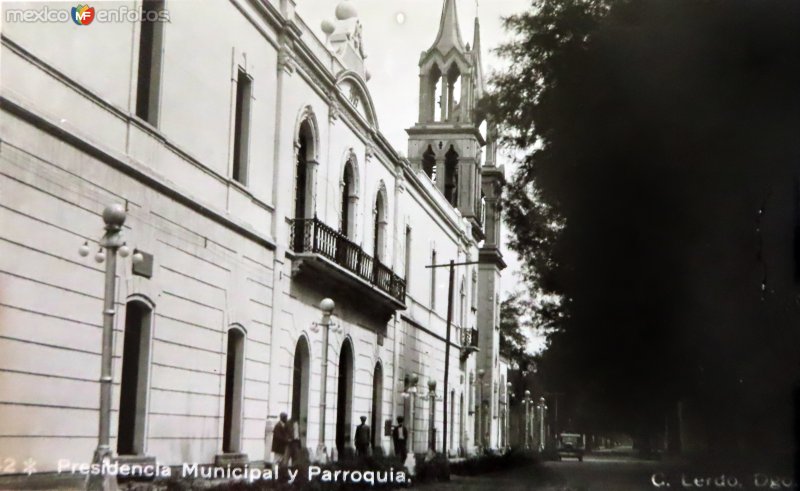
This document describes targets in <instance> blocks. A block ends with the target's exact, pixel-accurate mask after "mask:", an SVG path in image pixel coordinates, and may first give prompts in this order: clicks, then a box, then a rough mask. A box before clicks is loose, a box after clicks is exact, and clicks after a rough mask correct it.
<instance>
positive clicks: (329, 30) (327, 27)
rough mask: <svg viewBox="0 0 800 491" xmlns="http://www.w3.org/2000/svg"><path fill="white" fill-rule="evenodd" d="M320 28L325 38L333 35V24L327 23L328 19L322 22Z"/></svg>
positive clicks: (334, 27)
mask: <svg viewBox="0 0 800 491" xmlns="http://www.w3.org/2000/svg"><path fill="white" fill-rule="evenodd" d="M320 27H321V28H322V32H324V33H325V35H326V36H330V35H331V34H333V31H334V30H335V29H336V26H334V25H333V22H331V21H329V20H328V19H325V20H323V21H322V25H321V26H320Z"/></svg>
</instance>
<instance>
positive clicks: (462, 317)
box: [458, 276, 467, 328]
mask: <svg viewBox="0 0 800 491" xmlns="http://www.w3.org/2000/svg"><path fill="white" fill-rule="evenodd" d="M465 283H466V281H465V279H464V277H463V276H462V277H461V286H460V287H459V292H458V293H459V300H460V302H461V303H460V304H459V309H458V316H459V325H460V326H461V327H462V328H464V327H466V323H467V292H466V285H465Z"/></svg>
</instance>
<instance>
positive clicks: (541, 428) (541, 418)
mask: <svg viewBox="0 0 800 491" xmlns="http://www.w3.org/2000/svg"><path fill="white" fill-rule="evenodd" d="M537 408H538V409H539V451H540V452H541V451H544V447H545V438H544V416H545V411H546V410H547V405H545V400H544V397H540V398H539V404H538V405H537Z"/></svg>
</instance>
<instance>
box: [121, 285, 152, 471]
mask: <svg viewBox="0 0 800 491" xmlns="http://www.w3.org/2000/svg"><path fill="white" fill-rule="evenodd" d="M152 317H153V316H152V310H151V308H150V306H149V305H147V304H146V303H144V302H142V301H141V300H131V301H129V302H128V304H127V305H126V306H125V335H124V340H123V345H122V378H121V380H120V392H119V426H118V432H117V453H118V454H119V455H142V454H144V436H145V435H144V426H145V417H146V415H147V386H148V383H147V379H148V375H149V372H150V371H149V360H150V333H151V323H152Z"/></svg>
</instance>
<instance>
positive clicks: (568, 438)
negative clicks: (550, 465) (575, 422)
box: [556, 433, 586, 462]
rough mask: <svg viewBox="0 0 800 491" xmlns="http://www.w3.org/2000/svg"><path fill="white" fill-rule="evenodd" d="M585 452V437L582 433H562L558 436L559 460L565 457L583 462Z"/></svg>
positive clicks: (557, 451) (557, 449)
mask: <svg viewBox="0 0 800 491" xmlns="http://www.w3.org/2000/svg"><path fill="white" fill-rule="evenodd" d="M585 451H586V449H585V447H584V443H583V435H581V434H580V433H561V434H559V435H558V444H557V445H556V453H557V454H558V460H561V459H562V458H563V457H572V458H576V459H578V460H579V461H580V462H583V454H584V453H585Z"/></svg>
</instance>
